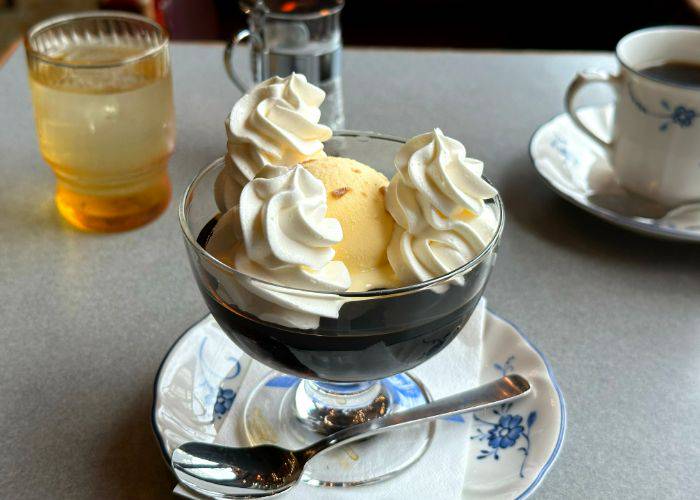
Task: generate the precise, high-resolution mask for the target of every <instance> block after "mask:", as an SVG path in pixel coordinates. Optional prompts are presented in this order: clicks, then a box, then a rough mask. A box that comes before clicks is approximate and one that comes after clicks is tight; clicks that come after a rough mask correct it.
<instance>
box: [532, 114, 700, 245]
mask: <svg viewBox="0 0 700 500" xmlns="http://www.w3.org/2000/svg"><path fill="white" fill-rule="evenodd" d="M613 111H614V110H613V107H612V106H611V105H605V106H590V107H586V108H582V109H580V110H579V116H580V117H581V120H582V121H583V122H584V123H585V124H586V125H587V126H589V127H590V128H591V129H592V130H593V131H594V132H596V133H598V134H600V135H601V136H603V137H609V136H610V131H611V129H612V118H613ZM530 156H531V158H532V162H533V164H534V165H535V169H536V170H537V172H538V173H539V174H540V176H541V177H542V178H543V179H544V180H545V182H546V183H547V184H548V185H549V186H550V187H551V188H552V189H553V190H554V191H556V192H557V193H558V194H559V195H560V196H562V197H563V198H564V199H566V200H568V201H570V202H571V203H573V204H574V205H577V206H578V207H580V208H582V209H584V210H586V211H587V212H590V213H592V214H593V215H596V216H598V217H600V218H601V219H603V220H606V221H608V222H610V223H612V224H615V225H617V226H619V227H623V228H625V229H629V230H631V231H634V232H637V233H640V234H644V235H647V236H652V237H655V238H661V239H668V240H677V241H689V242H700V203H694V204H689V205H684V206H681V207H678V208H675V209H673V210H670V211H669V209H668V208H666V207H663V206H661V205H659V204H656V203H654V202H653V201H649V200H646V199H644V198H641V197H639V196H636V195H634V194H632V193H629V192H628V191H626V190H625V189H623V188H622V187H621V186H620V184H619V183H618V181H617V179H616V177H615V174H614V172H613V169H612V167H611V163H610V158H609V155H608V154H607V152H606V151H605V150H604V149H603V148H602V147H601V146H599V145H598V144H596V143H594V142H593V141H592V140H591V139H590V138H588V137H587V136H586V135H585V134H583V133H582V132H581V131H580V130H579V129H578V128H576V126H575V125H574V123H573V122H572V121H571V118H569V116H568V115H567V114H566V113H562V114H560V115H558V116H556V117H554V118H553V119H552V120H550V121H548V122H547V123H545V124H544V125H542V126H541V127H539V128H538V129H537V131H535V133H534V134H533V136H532V139H531V140H530Z"/></svg>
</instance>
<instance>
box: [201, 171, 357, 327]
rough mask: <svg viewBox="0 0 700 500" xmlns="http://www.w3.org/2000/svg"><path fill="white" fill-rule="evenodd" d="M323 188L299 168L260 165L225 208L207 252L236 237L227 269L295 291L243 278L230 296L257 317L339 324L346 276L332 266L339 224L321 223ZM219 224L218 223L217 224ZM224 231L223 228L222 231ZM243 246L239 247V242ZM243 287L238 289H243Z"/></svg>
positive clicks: (288, 323)
mask: <svg viewBox="0 0 700 500" xmlns="http://www.w3.org/2000/svg"><path fill="white" fill-rule="evenodd" d="M326 209H327V206H326V189H325V187H324V185H323V183H322V182H321V181H320V180H318V179H317V178H316V177H314V176H313V175H312V174H311V173H310V172H309V171H307V170H306V169H305V168H304V167H302V166H301V165H297V166H296V167H293V168H292V169H287V168H285V167H272V166H267V167H264V168H263V169H262V170H261V171H260V172H259V173H258V175H257V177H256V178H255V179H253V180H252V181H251V182H249V183H248V184H247V185H246V186H245V187H244V188H243V190H242V192H241V196H240V205H238V206H236V207H234V208H232V209H231V210H229V211H228V212H227V213H226V214H224V216H223V217H222V219H221V222H224V221H230V223H229V224H228V225H227V224H226V223H224V224H222V227H221V228H219V227H217V228H215V231H214V234H213V235H212V240H213V241H212V242H210V245H208V246H207V248H208V249H210V248H211V249H212V253H214V254H215V255H216V252H217V250H216V248H217V246H218V247H219V248H220V247H221V245H220V243H217V240H218V241H225V240H226V239H227V238H228V239H229V241H231V240H230V234H231V233H233V234H235V235H236V238H235V240H237V241H238V242H239V243H238V244H237V245H235V246H234V248H233V249H232V250H233V254H234V257H233V262H232V265H233V267H234V268H235V269H237V270H238V271H240V272H242V273H243V274H245V275H246V276H249V277H252V278H257V279H258V280H262V281H266V282H268V283H273V284H279V285H282V286H284V287H291V288H294V289H296V290H292V289H287V288H285V289H282V288H279V287H275V286H274V285H266V284H265V283H260V282H257V281H254V280H250V279H246V278H240V279H239V280H238V281H239V284H240V285H241V287H236V289H235V290H232V291H233V294H232V293H228V295H229V296H232V295H235V298H232V300H233V301H234V303H235V304H236V305H237V306H238V307H240V308H241V309H243V310H244V311H247V312H250V313H252V314H254V315H256V316H258V317H259V318H260V319H263V320H266V321H271V322H274V323H277V324H281V325H284V326H291V327H295V328H303V329H310V328H316V327H318V324H319V320H320V317H321V316H323V317H331V318H337V317H338V312H339V310H340V307H341V306H342V304H343V301H342V300H341V299H340V297H337V296H334V295H327V296H325V295H319V294H314V293H313V292H308V291H307V290H311V291H324V292H342V291H345V290H347V289H348V288H349V287H350V274H349V272H348V270H347V268H346V267H345V264H343V263H342V262H340V261H334V260H333V257H334V255H335V252H334V250H333V249H332V248H331V246H332V245H335V244H336V243H339V242H340V241H341V240H342V239H343V231H342V228H341V226H340V223H339V222H338V221H337V220H336V219H331V218H326V217H325V216H326ZM217 226H218V225H217ZM227 226H228V227H227ZM241 242H242V243H241ZM241 288H242V289H241Z"/></svg>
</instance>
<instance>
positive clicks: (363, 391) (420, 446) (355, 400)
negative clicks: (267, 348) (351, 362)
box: [242, 371, 435, 487]
mask: <svg viewBox="0 0 700 500" xmlns="http://www.w3.org/2000/svg"><path fill="white" fill-rule="evenodd" d="M430 400H431V399H430V396H429V394H428V392H427V390H426V388H425V387H424V386H423V384H422V383H421V382H420V380H418V379H417V378H415V377H414V376H411V375H408V374H397V375H394V376H392V377H389V378H386V379H382V380H379V381H374V382H360V383H352V384H335V383H328V382H315V381H312V380H306V379H300V378H297V377H293V376H290V375H284V374H282V373H279V372H274V371H273V372H271V373H269V374H268V375H267V376H266V377H264V378H263V379H262V380H261V381H260V383H259V384H258V385H257V386H256V387H255V389H253V391H252V392H251V393H250V395H249V396H248V399H247V400H246V401H245V406H244V409H243V418H242V429H243V434H244V435H245V438H246V440H247V441H248V443H249V444H250V446H256V445H260V444H275V445H278V446H282V447H285V448H291V449H298V448H304V447H306V446H308V445H309V444H311V443H314V442H316V441H318V440H319V439H321V438H322V437H323V436H324V435H327V434H331V433H333V432H335V431H337V430H340V429H341V428H343V427H347V426H348V425H353V424H359V423H362V422H365V421H368V420H371V419H374V418H378V417H381V416H382V415H385V414H387V413H394V412H400V411H404V410H407V409H409V408H412V407H414V406H419V405H423V404H426V403H427V402H429V401H430ZM434 431H435V424H434V423H425V424H417V425H413V426H409V427H406V428H404V429H397V430H395V431H392V432H387V433H383V434H379V435H377V436H373V437H371V438H368V439H365V440H362V441H355V442H353V443H349V444H347V445H344V446H340V447H338V448H335V449H333V450H330V451H328V452H325V453H323V454H321V455H319V456H317V457H315V458H314V459H313V460H312V461H310V462H309V463H308V464H307V466H306V467H305V468H304V475H303V477H302V481H304V482H306V483H307V484H310V485H312V486H336V487H345V486H353V485H360V484H369V483H374V482H378V481H382V480H384V479H388V478H390V477H393V476H394V475H396V474H398V473H399V472H401V471H403V470H405V469H406V468H408V467H409V466H410V465H412V464H413V463H415V462H416V461H417V460H418V459H419V458H420V457H421V456H423V454H424V453H425V451H426V450H427V449H428V446H429V445H430V443H431V441H432V438H433V434H434Z"/></svg>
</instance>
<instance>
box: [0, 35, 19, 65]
mask: <svg viewBox="0 0 700 500" xmlns="http://www.w3.org/2000/svg"><path fill="white" fill-rule="evenodd" d="M21 41H22V37H17V38H15V40H14V41H13V42H12V43H10V45H9V47H7V48H6V49H5V50H4V51H3V52H2V53H0V69H2V67H3V66H4V65H5V63H7V61H9V60H10V58H11V57H12V56H13V55H14V53H15V51H16V50H17V47H19V44H20V42H21Z"/></svg>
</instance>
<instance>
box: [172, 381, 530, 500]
mask: <svg viewBox="0 0 700 500" xmlns="http://www.w3.org/2000/svg"><path fill="white" fill-rule="evenodd" d="M529 391H530V383H529V382H528V381H527V380H526V379H525V378H523V377H521V376H520V375H506V376H505V377H502V378H500V379H498V380H495V381H493V382H489V383H488V384H484V385H481V386H479V387H475V388H474V389H470V390H468V391H464V392H460V393H458V394H454V395H452V396H449V397H446V398H442V399H438V400H437V401H433V402H432V403H428V404H425V405H422V406H416V407H415V408H411V409H409V410H406V411H402V412H399V413H392V414H389V415H387V416H384V417H381V418H377V419H374V420H370V421H368V422H365V423H362V424H358V425H353V426H351V427H347V428H345V429H342V430H340V431H338V432H336V433H334V434H331V435H330V436H326V437H324V438H323V439H321V440H320V441H317V442H315V443H313V444H312V445H309V446H307V447H306V448H303V449H301V450H287V449H284V448H280V447H279V446H273V445H261V446H254V447H251V448H231V447H227V446H220V445H216V444H210V443H196V442H191V443H185V444H183V445H181V446H179V447H178V448H176V449H175V451H174V452H173V456H172V458H171V463H172V466H173V470H174V471H175V475H176V476H177V478H178V479H179V480H180V482H182V483H183V484H185V485H186V486H188V487H190V488H192V489H193V490H195V491H198V492H200V493H204V494H206V495H209V496H213V497H219V498H242V497H261V496H267V495H274V494H275V493H279V492H281V491H284V490H286V489H288V488H290V487H292V486H294V485H295V484H296V483H297V482H298V481H299V478H300V477H301V473H302V471H303V469H304V465H306V462H308V461H309V460H311V459H312V458H313V457H315V456H316V455H318V454H319V453H322V452H324V451H327V450H329V449H331V448H333V447H335V446H338V445H340V444H345V443H348V442H351V441H356V440H358V439H364V438H366V437H368V436H371V435H373V434H378V433H380V432H384V431H387V430H390V429H396V428H398V427H403V426H404V425H409V424H415V423H418V422H426V421H429V420H433V419H436V418H438V417H445V416H449V415H456V414H458V413H464V412H467V411H476V410H481V409H483V408H488V407H489V406H494V405H497V404H502V403H506V402H509V401H513V400H515V399H518V398H521V397H523V396H524V395H525V394H527V393H528V392H529Z"/></svg>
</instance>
